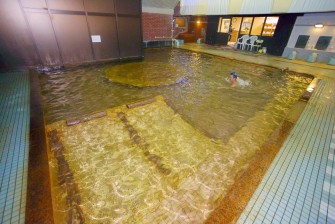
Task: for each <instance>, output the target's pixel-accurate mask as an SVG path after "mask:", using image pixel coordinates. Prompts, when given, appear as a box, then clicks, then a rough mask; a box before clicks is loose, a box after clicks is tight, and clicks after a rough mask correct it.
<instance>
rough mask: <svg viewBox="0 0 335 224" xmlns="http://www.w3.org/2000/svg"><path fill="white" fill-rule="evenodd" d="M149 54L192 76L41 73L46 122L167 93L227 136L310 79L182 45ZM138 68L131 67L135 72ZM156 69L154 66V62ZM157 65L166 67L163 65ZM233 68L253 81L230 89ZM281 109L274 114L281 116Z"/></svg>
mask: <svg viewBox="0 0 335 224" xmlns="http://www.w3.org/2000/svg"><path fill="white" fill-rule="evenodd" d="M145 53H146V55H145V63H147V62H160V63H168V64H170V65H171V66H178V67H180V68H183V69H180V70H179V71H181V72H182V73H183V75H182V76H183V77H184V76H187V78H184V79H183V80H181V81H180V83H178V84H175V85H168V86H159V87H147V88H140V87H133V86H129V85H122V84H118V83H113V82H111V81H109V80H108V79H107V78H106V77H105V75H104V69H105V67H103V66H97V67H84V68H80V69H75V70H69V71H66V72H64V73H62V74H56V75H41V76H40V78H41V83H42V92H43V98H44V102H45V115H46V121H47V123H52V122H55V121H57V120H61V119H66V118H70V117H76V116H80V115H84V114H89V113H92V112H95V111H99V110H104V109H106V108H110V107H114V106H118V105H122V104H125V103H131V102H135V101H138V100H141V99H146V98H151V97H153V96H156V95H163V96H164V97H165V99H166V101H167V102H168V104H169V105H170V106H171V107H172V108H173V109H174V110H175V111H177V112H178V113H180V114H181V115H182V116H183V118H184V119H185V120H187V121H188V122H190V123H191V124H192V125H194V126H195V127H197V128H198V129H200V130H202V131H203V132H205V133H206V134H207V135H208V136H211V137H214V138H220V139H223V140H225V141H227V140H228V139H229V137H230V136H231V135H232V134H233V133H235V132H236V131H237V130H239V129H240V128H241V127H242V126H243V125H244V124H245V122H246V121H247V120H248V119H249V118H250V117H252V116H253V115H254V114H255V112H256V111H259V110H262V109H263V108H264V106H265V105H266V104H267V103H268V102H269V101H271V100H273V96H274V95H275V94H278V92H281V94H283V95H290V96H291V95H292V96H293V98H292V99H294V100H295V99H296V98H297V97H298V96H299V94H300V93H301V91H302V89H304V88H305V86H306V84H307V83H308V82H309V81H310V79H306V78H303V77H300V76H298V75H296V74H287V73H283V72H281V71H280V70H278V69H274V68H269V67H263V66H258V65H253V64H248V63H244V62H240V61H234V60H229V59H224V58H219V57H214V56H210V55H204V54H199V53H192V52H188V51H181V50H177V49H173V50H171V49H148V50H146V52H145ZM153 64H157V63H153ZM158 64H159V63H158ZM134 69H135V71H132V72H134V73H136V68H134ZM151 69H152V70H155V66H151ZM156 69H157V70H159V69H161V66H160V64H159V66H158V67H157V68H156ZM145 71H146V72H147V70H145ZM231 71H236V72H237V73H238V75H239V78H240V79H243V80H248V81H250V82H251V85H247V86H243V88H242V87H240V88H234V89H232V88H230V83H228V82H227V81H226V78H227V77H228V78H229V76H230V72H231ZM153 72H154V73H157V71H153ZM185 73H186V75H184V74H185ZM125 75H127V74H125ZM284 99H285V98H284V97H278V98H277V99H276V100H277V101H279V102H278V103H280V104H281V105H282V108H283V109H282V110H285V109H286V108H287V107H288V106H289V105H290V103H291V102H290V101H289V102H287V100H284ZM279 110H280V109H279ZM282 112H283V111H278V114H274V116H281V114H282ZM223 126H224V129H222V127H223Z"/></svg>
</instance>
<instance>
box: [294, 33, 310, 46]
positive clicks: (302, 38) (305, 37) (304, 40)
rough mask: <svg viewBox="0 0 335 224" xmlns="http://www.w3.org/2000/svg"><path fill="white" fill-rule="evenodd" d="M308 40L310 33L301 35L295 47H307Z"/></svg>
mask: <svg viewBox="0 0 335 224" xmlns="http://www.w3.org/2000/svg"><path fill="white" fill-rule="evenodd" d="M308 40H309V35H299V37H298V39H297V42H296V43H295V46H294V47H295V48H305V47H306V45H307V42H308Z"/></svg>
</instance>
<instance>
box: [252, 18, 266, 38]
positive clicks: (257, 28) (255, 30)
mask: <svg viewBox="0 0 335 224" xmlns="http://www.w3.org/2000/svg"><path fill="white" fill-rule="evenodd" d="M264 20H265V17H255V18H254V23H253V24H252V29H251V33H250V34H251V35H255V36H257V35H261V33H262V28H263V25H264Z"/></svg>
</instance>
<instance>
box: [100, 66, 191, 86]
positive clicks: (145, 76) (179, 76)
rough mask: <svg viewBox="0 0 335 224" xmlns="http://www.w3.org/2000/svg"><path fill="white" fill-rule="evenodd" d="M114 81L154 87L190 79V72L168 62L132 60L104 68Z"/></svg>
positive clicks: (106, 74) (105, 72) (107, 75)
mask: <svg viewBox="0 0 335 224" xmlns="http://www.w3.org/2000/svg"><path fill="white" fill-rule="evenodd" d="M104 74H105V76H106V77H107V78H108V79H109V80H110V81H112V82H115V83H119V84H125V85H130V86H136V87H150V86H151V87H153V86H164V85H171V84H177V83H180V82H187V81H188V72H187V70H186V69H185V68H183V67H182V66H180V65H175V64H174V65H172V64H170V63H167V62H152V61H151V62H148V61H142V62H132V63H125V64H117V65H113V66H110V67H108V68H106V69H104Z"/></svg>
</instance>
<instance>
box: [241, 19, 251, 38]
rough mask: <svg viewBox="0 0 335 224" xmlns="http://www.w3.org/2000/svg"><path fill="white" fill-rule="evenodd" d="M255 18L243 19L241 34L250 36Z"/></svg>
mask: <svg viewBox="0 0 335 224" xmlns="http://www.w3.org/2000/svg"><path fill="white" fill-rule="evenodd" d="M252 20H253V17H243V20H242V25H241V30H240V34H249V33H250V28H251V24H252Z"/></svg>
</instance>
